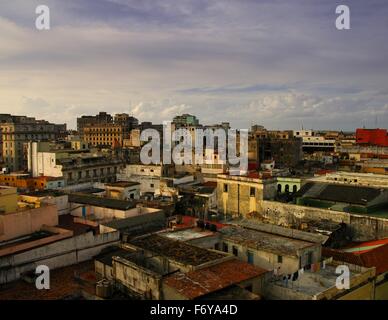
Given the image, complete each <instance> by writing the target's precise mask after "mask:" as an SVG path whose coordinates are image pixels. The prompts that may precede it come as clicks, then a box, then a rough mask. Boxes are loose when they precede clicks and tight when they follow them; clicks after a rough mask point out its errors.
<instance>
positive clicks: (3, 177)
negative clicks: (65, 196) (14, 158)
mask: <svg viewBox="0 0 388 320" xmlns="http://www.w3.org/2000/svg"><path fill="white" fill-rule="evenodd" d="M0 185H2V186H11V187H16V188H17V189H19V190H32V191H34V190H46V189H59V188H62V187H64V185H65V181H64V179H63V178H61V177H46V176H39V177H31V175H30V174H28V173H16V172H14V173H10V174H0Z"/></svg>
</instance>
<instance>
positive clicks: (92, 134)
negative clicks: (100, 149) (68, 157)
mask: <svg viewBox="0 0 388 320" xmlns="http://www.w3.org/2000/svg"><path fill="white" fill-rule="evenodd" d="M83 133H84V136H83V138H84V141H85V142H86V143H89V144H90V145H93V146H112V147H122V146H123V140H124V138H127V137H126V136H127V135H128V134H127V131H126V129H125V127H124V126H122V125H120V124H114V123H101V124H89V125H86V126H85V127H84V128H83Z"/></svg>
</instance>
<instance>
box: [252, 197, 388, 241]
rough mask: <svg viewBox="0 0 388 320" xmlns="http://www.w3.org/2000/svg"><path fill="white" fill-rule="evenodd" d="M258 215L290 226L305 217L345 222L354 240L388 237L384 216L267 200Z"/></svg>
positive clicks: (387, 223)
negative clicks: (378, 216) (377, 216)
mask: <svg viewBox="0 0 388 320" xmlns="http://www.w3.org/2000/svg"><path fill="white" fill-rule="evenodd" d="M258 215H259V216H261V217H264V218H265V219H266V220H268V222H271V223H274V224H277V225H283V226H290V225H292V224H295V223H298V222H300V221H302V220H303V219H307V220H317V221H321V220H324V219H326V220H330V221H334V222H338V223H341V222H344V223H346V224H348V225H349V226H350V228H351V229H352V230H353V237H354V238H353V240H356V241H368V240H373V239H382V238H386V237H388V219H384V218H375V217H371V216H366V215H365V216H364V215H355V214H349V213H346V212H340V211H333V210H328V209H319V208H314V207H305V206H299V205H294V204H288V203H280V202H275V201H265V200H264V201H261V202H260V209H259V210H258Z"/></svg>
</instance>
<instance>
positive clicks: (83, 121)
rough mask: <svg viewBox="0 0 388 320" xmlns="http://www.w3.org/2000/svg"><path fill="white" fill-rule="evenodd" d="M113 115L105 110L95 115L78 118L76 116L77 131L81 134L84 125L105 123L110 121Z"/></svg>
mask: <svg viewBox="0 0 388 320" xmlns="http://www.w3.org/2000/svg"><path fill="white" fill-rule="evenodd" d="M112 122H113V117H112V116H111V115H110V114H109V113H106V112H100V113H99V114H97V115H95V116H82V117H80V118H77V131H78V133H79V135H80V136H81V137H82V136H83V133H84V131H83V129H84V127H85V126H87V125H90V124H106V123H112Z"/></svg>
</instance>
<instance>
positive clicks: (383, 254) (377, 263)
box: [322, 244, 388, 274]
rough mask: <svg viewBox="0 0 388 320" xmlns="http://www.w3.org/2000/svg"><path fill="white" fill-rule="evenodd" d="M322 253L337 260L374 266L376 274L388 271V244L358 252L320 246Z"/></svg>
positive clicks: (368, 266) (369, 266)
mask: <svg viewBox="0 0 388 320" xmlns="http://www.w3.org/2000/svg"><path fill="white" fill-rule="evenodd" d="M322 255H323V256H325V257H333V259H334V260H337V261H343V262H348V263H351V264H356V265H359V266H363V267H367V268H371V267H376V274H381V273H384V272H388V244H384V245H382V246H380V247H377V248H375V249H373V250H369V251H364V252H363V253H360V254H355V253H351V252H343V251H340V250H334V249H329V248H322Z"/></svg>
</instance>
